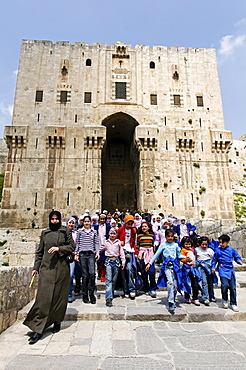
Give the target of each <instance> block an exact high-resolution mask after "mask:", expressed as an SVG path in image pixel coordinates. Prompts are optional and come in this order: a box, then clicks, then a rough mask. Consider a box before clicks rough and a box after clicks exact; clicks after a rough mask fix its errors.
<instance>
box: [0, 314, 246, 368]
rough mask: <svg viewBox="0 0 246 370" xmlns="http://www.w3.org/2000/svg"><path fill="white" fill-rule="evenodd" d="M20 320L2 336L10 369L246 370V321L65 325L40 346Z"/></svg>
mask: <svg viewBox="0 0 246 370" xmlns="http://www.w3.org/2000/svg"><path fill="white" fill-rule="evenodd" d="M27 333H28V330H27V328H25V327H24V326H23V325H22V324H21V323H20V322H16V323H15V324H14V325H13V326H12V327H10V328H9V329H7V330H6V331H5V332H4V333H3V334H2V335H1V336H0V368H1V369H5V370H16V369H18V368H19V369H21V370H47V369H50V370H53V369H55V370H68V369H85V370H99V369H100V370H110V369H112V370H114V369H127V370H129V369H130V370H131V369H136V370H137V369H139V370H140V369H141V370H143V369H194V370H195V369H209V368H212V369H216V370H217V369H225V368H227V369H245V368H246V322H228V321H227V322H226V321H223V322H218V321H208V322H203V323H175V322H163V321H126V320H117V321H64V322H63V323H62V329H61V331H60V332H59V333H57V334H52V333H51V331H50V329H49V330H48V329H47V331H46V332H45V333H44V335H43V337H42V338H41V339H40V340H39V341H38V342H37V343H36V344H34V345H29V344H28V343H27V339H28V335H27Z"/></svg>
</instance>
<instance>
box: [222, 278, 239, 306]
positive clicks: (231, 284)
mask: <svg viewBox="0 0 246 370" xmlns="http://www.w3.org/2000/svg"><path fill="white" fill-rule="evenodd" d="M220 281H221V294H222V299H223V300H224V301H225V302H227V301H228V290H230V305H237V291H236V278H235V275H234V274H232V275H231V279H228V278H226V277H224V276H220Z"/></svg>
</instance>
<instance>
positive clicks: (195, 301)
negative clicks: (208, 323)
mask: <svg viewBox="0 0 246 370" xmlns="http://www.w3.org/2000/svg"><path fill="white" fill-rule="evenodd" d="M191 303H193V304H194V305H195V306H200V302H199V301H198V299H192V301H191Z"/></svg>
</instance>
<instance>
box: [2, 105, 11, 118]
mask: <svg viewBox="0 0 246 370" xmlns="http://www.w3.org/2000/svg"><path fill="white" fill-rule="evenodd" d="M0 112H1V113H2V114H5V115H10V116H11V117H12V114H13V105H9V104H8V105H5V104H4V103H3V102H0Z"/></svg>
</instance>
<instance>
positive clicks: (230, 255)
mask: <svg viewBox="0 0 246 370" xmlns="http://www.w3.org/2000/svg"><path fill="white" fill-rule="evenodd" d="M229 242H230V237H229V235H225V234H223V235H221V236H220V237H219V243H220V246H219V248H217V249H216V251H215V253H214V257H213V260H212V273H215V269H216V267H217V270H218V272H219V276H220V281H221V294H222V299H223V307H224V308H228V306H229V305H228V290H229V291H230V305H231V308H232V310H233V311H235V312H238V311H239V309H238V307H237V292H236V276H235V272H234V268H233V261H235V262H236V263H238V264H239V265H242V264H243V262H242V258H241V257H240V255H239V254H238V252H237V251H236V249H234V248H232V247H230V246H229Z"/></svg>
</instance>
